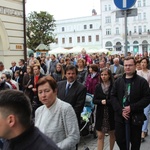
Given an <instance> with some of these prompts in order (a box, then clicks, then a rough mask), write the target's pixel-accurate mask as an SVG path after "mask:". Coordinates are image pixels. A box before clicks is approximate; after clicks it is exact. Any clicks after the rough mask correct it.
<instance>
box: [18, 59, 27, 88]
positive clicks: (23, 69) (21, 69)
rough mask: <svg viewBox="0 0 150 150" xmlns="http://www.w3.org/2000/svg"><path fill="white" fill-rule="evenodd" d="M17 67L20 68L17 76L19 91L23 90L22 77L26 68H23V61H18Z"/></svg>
mask: <svg viewBox="0 0 150 150" xmlns="http://www.w3.org/2000/svg"><path fill="white" fill-rule="evenodd" d="M19 66H20V69H19V74H20V89H19V90H24V89H23V77H24V74H25V73H26V72H27V71H26V66H25V61H24V59H20V60H19Z"/></svg>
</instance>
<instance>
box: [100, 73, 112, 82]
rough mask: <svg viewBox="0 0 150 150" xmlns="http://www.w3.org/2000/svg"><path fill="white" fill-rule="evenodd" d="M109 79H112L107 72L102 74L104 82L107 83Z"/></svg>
mask: <svg viewBox="0 0 150 150" xmlns="http://www.w3.org/2000/svg"><path fill="white" fill-rule="evenodd" d="M109 78H110V76H109V74H108V72H107V71H103V72H102V73H101V79H102V81H103V82H107V81H108V80H109Z"/></svg>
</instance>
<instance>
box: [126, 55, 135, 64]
mask: <svg viewBox="0 0 150 150" xmlns="http://www.w3.org/2000/svg"><path fill="white" fill-rule="evenodd" d="M130 59H132V60H133V62H134V64H136V61H135V59H134V57H132V56H127V57H125V59H124V61H125V60H130Z"/></svg>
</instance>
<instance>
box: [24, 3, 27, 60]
mask: <svg viewBox="0 0 150 150" xmlns="http://www.w3.org/2000/svg"><path fill="white" fill-rule="evenodd" d="M25 3H26V0H23V31H24V48H23V49H24V60H25V61H27V47H26V8H25Z"/></svg>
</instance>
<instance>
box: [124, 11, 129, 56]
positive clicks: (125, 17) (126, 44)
mask: <svg viewBox="0 0 150 150" xmlns="http://www.w3.org/2000/svg"><path fill="white" fill-rule="evenodd" d="M124 19H125V57H126V56H127V49H128V43H127V10H124Z"/></svg>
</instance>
